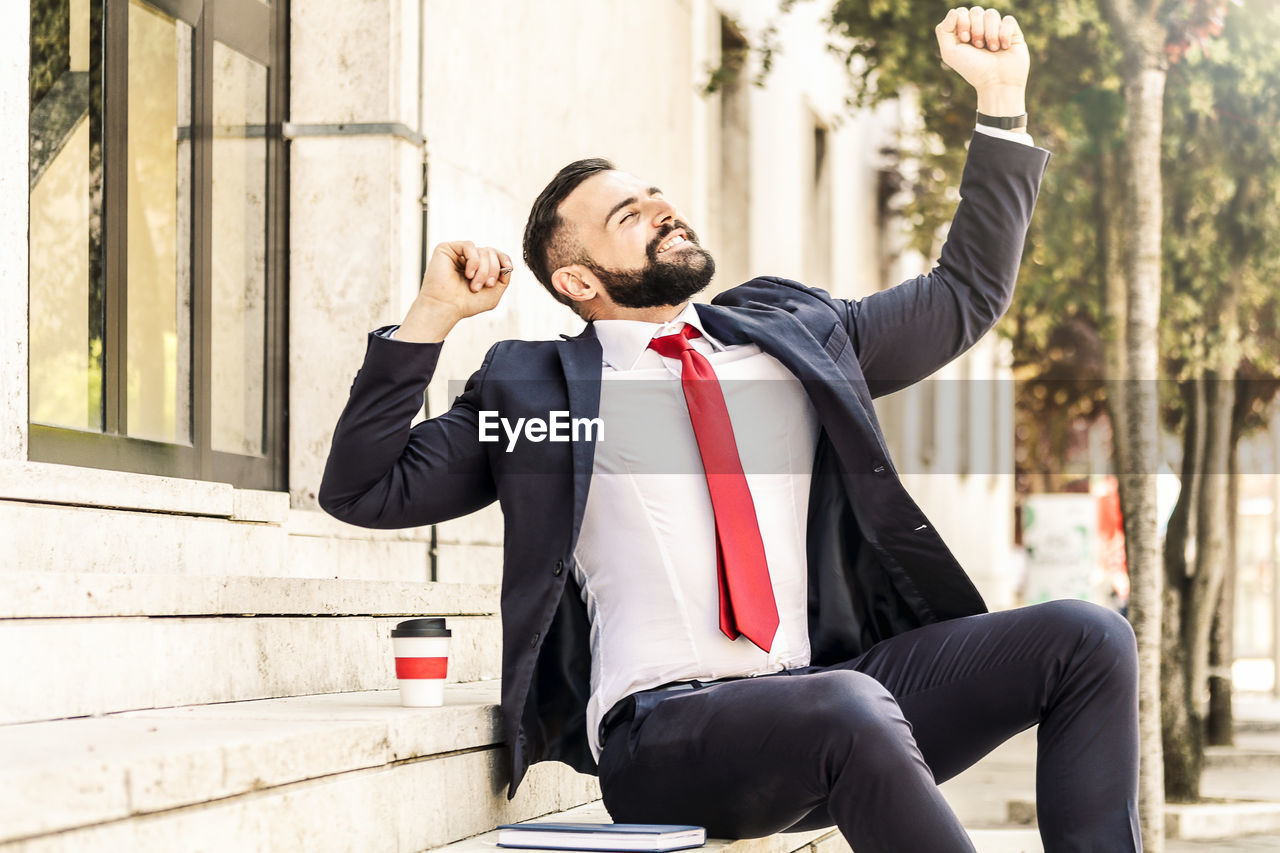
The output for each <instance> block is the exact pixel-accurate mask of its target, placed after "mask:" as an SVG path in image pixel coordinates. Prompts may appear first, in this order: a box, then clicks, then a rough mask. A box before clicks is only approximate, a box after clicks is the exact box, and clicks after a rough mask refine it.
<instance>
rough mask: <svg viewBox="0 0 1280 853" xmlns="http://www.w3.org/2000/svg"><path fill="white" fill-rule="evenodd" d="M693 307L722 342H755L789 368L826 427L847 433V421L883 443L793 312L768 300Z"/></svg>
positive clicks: (872, 441)
mask: <svg viewBox="0 0 1280 853" xmlns="http://www.w3.org/2000/svg"><path fill="white" fill-rule="evenodd" d="M696 308H697V311H698V317H699V318H700V319H701V320H702V322H703V324H704V325H705V326H706V328H707V331H709V332H711V334H713V335H715V336H716V338H718V339H719V340H721V341H722V342H725V343H748V342H751V343H755V344H757V345H758V346H759V347H760V349H761V350H763V351H764V352H767V353H768V354H769V355H771V356H773V357H774V358H776V359H777V360H778V361H779V362H781V363H782V365H783V366H784V367H786V368H787V370H789V371H791V374H792V375H793V376H795V377H796V378H797V379H798V380H800V383H801V384H802V385H803V386H804V389H805V391H806V393H808V395H809V399H810V401H812V403H813V405H814V409H815V410H816V411H817V413H818V420H819V421H820V422H821V423H822V425H823V427H825V428H827V429H828V432H829V433H830V432H831V431H832V430H835V431H836V432H838V433H840V434H847V432H848V430H849V427H850V425H851V424H852V425H855V426H856V428H857V429H858V430H860V431H862V432H863V433H864V437H865V438H866V439H867V440H868V441H869V442H870V446H873V447H875V446H879V447H881V448H882V449H883V443H882V442H881V440H880V438H879V436H878V435H877V434H876V430H875V428H874V427H873V426H872V418H871V416H870V414H869V413H868V412H867V407H866V405H864V404H863V401H862V400H861V399H860V398H859V396H858V394H857V393H855V391H854V388H853V384H852V383H851V382H850V380H849V377H848V376H846V375H845V373H844V372H842V371H841V369H840V368H839V367H838V365H837V364H836V363H835V362H834V361H833V360H832V358H831V355H830V354H828V353H827V352H826V350H825V349H824V347H823V342H822V341H820V340H818V339H817V338H815V337H814V335H813V330H811V329H810V328H809V327H808V326H806V325H805V324H804V323H803V322H801V321H800V319H799V318H797V317H796V315H795V314H792V313H791V312H790V311H781V310H779V309H778V308H776V307H773V306H762V307H760V308H753V307H751V305H750V304H748V305H745V306H741V307H728V306H723V305H702V304H699V305H697V306H696ZM843 357H846V358H852V357H853V356H852V355H851V350H846V353H845V355H844V356H843ZM833 437H834V436H833ZM884 452H885V453H887V452H888V451H887V450H885V451H884Z"/></svg>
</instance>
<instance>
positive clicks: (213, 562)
mask: <svg viewBox="0 0 1280 853" xmlns="http://www.w3.org/2000/svg"><path fill="white" fill-rule="evenodd" d="M494 529H501V526H500V525H499V526H498V527H497V528H494ZM486 541H487V540H486ZM0 542H4V543H5V547H4V549H3V550H0V572H5V571H27V572H31V571H74V572H104V573H109V574H110V573H121V572H140V573H148V574H180V575H221V576H229V575H238V576H243V575H248V576H288V577H299V578H335V577H338V578H345V579H352V580H385V581H407V582H415V581H426V580H429V579H430V576H431V569H432V559H431V533H430V528H425V527H424V528H414V529H408V530H365V529H363V528H358V527H353V526H351V525H348V524H343V523H342V522H339V521H336V520H334V519H332V518H330V517H328V516H326V515H325V514H324V513H322V512H320V511H318V510H299V509H290V507H289V496H288V494H286V493H285V492H266V491H256V490H252V489H235V488H232V487H231V486H229V485H227V484H225V483H207V482H200V481H195V480H181V479H177V478H172V477H155V476H150V475H145V474H132V473H126V472H121V471H105V470H96V469H87V468H75V467H71V466H67V465H51V464H46V463H39V462H10V461H6V460H0ZM470 551H471V552H474V553H468V554H464V555H459V556H460V557H462V558H464V559H465V558H473V557H476V556H479V557H481V558H483V560H484V562H483V565H477V567H476V571H477V572H478V574H475V575H473V574H470V573H469V571H468V566H467V564H466V563H465V562H462V563H459V564H458V565H453V564H451V565H450V566H449V568H448V571H446V572H444V573H442V574H441V575H440V577H444V576H445V575H446V574H447V575H448V578H447V579H449V580H458V581H472V580H487V581H490V582H491V581H493V580H495V579H496V578H497V577H500V574H495V572H494V561H495V558H494V556H493V555H494V553H497V552H495V549H493V548H489V549H483V548H481V549H470ZM449 559H450V560H453V559H454V557H453V556H452V555H451V556H450V558H449ZM497 559H498V560H500V555H499V557H498V558H497Z"/></svg>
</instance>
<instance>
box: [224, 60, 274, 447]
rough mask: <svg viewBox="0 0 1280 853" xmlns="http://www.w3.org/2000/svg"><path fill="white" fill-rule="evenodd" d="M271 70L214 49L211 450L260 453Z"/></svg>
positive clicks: (264, 365)
mask: <svg viewBox="0 0 1280 853" xmlns="http://www.w3.org/2000/svg"><path fill="white" fill-rule="evenodd" d="M266 123H267V69H266V66H263V65H260V64H258V63H257V62H254V61H253V60H252V59H249V58H248V57H246V56H245V55H244V54H241V53H237V52H236V51H234V50H232V49H231V48H229V47H227V46H226V45H224V44H222V43H221V42H216V41H215V42H214V45H213V356H212V359H211V361H212V368H213V389H212V391H213V400H212V408H213V448H214V449H215V450H222V451H226V452H229V453H240V454H246V455H257V454H261V453H262V450H263V430H262V426H263V404H264V397H263V391H264V379H265V367H266V352H265V349H264V347H265V343H266V339H265V333H266V319H267V306H266V293H267V139H266V134H265V126H266Z"/></svg>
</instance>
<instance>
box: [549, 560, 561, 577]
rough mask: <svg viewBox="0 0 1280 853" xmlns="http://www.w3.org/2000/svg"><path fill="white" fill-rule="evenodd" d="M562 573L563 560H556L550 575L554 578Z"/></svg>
mask: <svg viewBox="0 0 1280 853" xmlns="http://www.w3.org/2000/svg"><path fill="white" fill-rule="evenodd" d="M563 571H564V560H556V567H555V568H554V569H552V570H551V574H553V575H555V576H556V577H560V574H561V573H562V572H563Z"/></svg>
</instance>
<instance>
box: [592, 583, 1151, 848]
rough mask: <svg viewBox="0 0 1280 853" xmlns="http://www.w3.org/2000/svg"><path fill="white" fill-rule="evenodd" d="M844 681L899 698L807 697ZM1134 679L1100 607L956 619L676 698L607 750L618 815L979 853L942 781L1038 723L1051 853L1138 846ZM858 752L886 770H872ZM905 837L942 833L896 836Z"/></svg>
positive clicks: (1040, 787)
mask: <svg viewBox="0 0 1280 853" xmlns="http://www.w3.org/2000/svg"><path fill="white" fill-rule="evenodd" d="M835 672H845V673H857V674H861V675H869V676H871V677H872V678H873V679H874V682H875V683H876V684H877V685H883V688H884V689H885V690H887V694H888V695H887V696H885V695H883V694H881V695H879V697H877V692H876V690H875V689H874V688H872V687H871V686H870V685H868V684H867V683H866V682H863V681H860V680H858V679H850V680H848V681H847V682H837V685H838V686H837V685H832V684H830V683H825V682H824V683H821V684H818V685H813V686H810V682H811V679H812V678H813V676H815V675H821V674H824V673H826V674H830V673H835ZM1136 678H1137V674H1136V651H1135V648H1134V642H1133V634H1132V631H1131V630H1130V629H1129V626H1128V624H1127V623H1126V622H1124V620H1123V619H1122V618H1121V617H1119V616H1118V615H1116V614H1114V613H1111V612H1110V611H1107V610H1105V609H1104V608H1099V607H1095V606H1093V605H1089V604H1085V603H1082V602H1050V603H1048V604H1044V605H1036V606H1033V607H1027V608H1021V609H1019V610H1012V611H1002V612H999V613H992V614H984V615H981V616H974V617H968V618H966V619H957V620H952V621H948V622H943V623H938V624H936V625H930V626H927V627H925V628H921V629H918V630H916V631H911V632H908V633H906V634H902V635H899V636H898V637H894V638H892V639H890V640H886V641H885V642H883V643H880V644H877V645H876V646H875V647H874V648H873V649H871V650H870V651H868V652H867V653H866V654H864V655H862V656H860V657H858V658H856V659H854V660H852V661H849V662H846V663H844V664H840V665H838V666H836V667H827V668H817V667H810V668H806V669H804V670H796V671H793V672H792V673H788V674H783V675H777V676H768V677H764V678H757V679H748V680H744V681H738V682H730V683H728V684H723V685H716V686H714V687H710V688H704V689H703V690H700V691H694V692H692V693H689V694H677V695H676V696H675V697H674V698H671V699H663V700H662V701H660V702H659V703H658V704H657V705H656V706H655V707H654V709H653V711H652V712H651V713H650V715H649V718H648V719H646V720H640V721H639V725H638V726H635V727H633V728H632V729H631V730H630V731H629V732H628V730H627V729H626V728H625V727H624V728H622V729H621V730H620V731H621V732H622V735H614V736H613V739H612V740H611V741H610V742H609V743H607V744H606V749H605V754H604V755H603V756H602V760H601V785H602V788H603V789H604V792H605V803H606V805H607V806H609V807H610V811H611V812H613V813H614V817H615V819H618V820H626V819H634V820H646V821H653V822H689V823H698V824H701V825H705V826H707V827H708V829H709V830H711V831H712V832H713V834H719V835H722V836H726V837H749V836H751V835H763V834H767V833H769V832H774V831H777V830H779V829H782V828H786V827H796V828H799V827H816V826H824V825H830V824H831V823H832V822H834V823H836V825H838V826H839V827H840V829H841V831H842V832H843V833H844V834H845V836H846V838H847V839H848V840H849V841H850V843H851V845H853V847H854V849H856V850H859V851H860V853H867V852H868V851H874V850H881V849H884V850H906V849H934V850H951V849H957V850H968V849H971V848H970V847H969V846H967V845H968V841H967V839H964V838H963V837H962V836H963V833H962V831H960V832H959V833H958V834H957V832H956V831H955V828H956V827H958V822H956V821H955V819H954V815H952V814H951V813H950V810H949V809H948V808H946V804H945V802H943V801H942V800H941V798H940V796H938V795H937V793H936V787H933V778H934V777H936V778H937V779H938V780H940V781H941V780H945V779H948V778H950V777H951V776H954V775H955V774H957V773H959V772H960V771H961V770H963V769H965V768H966V767H968V766H970V765H971V764H973V763H974V762H975V761H977V760H978V759H979V758H981V757H982V756H983V755H985V754H987V753H988V752H989V751H990V750H991V749H993V748H994V747H995V746H997V745H999V744H1000V743H1002V742H1003V741H1004V740H1006V739H1007V738H1008V737H1010V736H1012V735H1013V734H1016V733H1017V732H1019V731H1022V730H1024V729H1026V728H1029V727H1030V726H1032V725H1035V724H1036V723H1040V732H1039V744H1040V755H1039V763H1038V768H1037V798H1038V802H1039V813H1040V826H1041V835H1042V836H1043V838H1044V840H1045V849H1046V851H1047V853H1060V851H1076V850H1108V851H1112V850H1114V851H1130V850H1132V851H1136V850H1140V849H1141V846H1140V845H1141V842H1140V840H1139V838H1138V830H1137V809H1136V791H1137V766H1138V752H1137V698H1136ZM833 695H838V696H839V697H840V698H839V699H838V700H836V699H833V698H832V697H833ZM884 699H891V700H893V704H892V705H890V704H889V702H886V701H878V700H884ZM899 718H900V719H899ZM868 732H874V733H875V737H874V738H871V737H866V736H865V735H866V734H867V733H868ZM860 734H861V735H863V736H862V737H859V735H860ZM895 743H896V744H897V746H896V747H894V746H892V744H895ZM872 744H876V747H875V748H874V749H872V748H871V745H872ZM859 746H860V747H861V748H862V750H863V751H864V752H868V753H870V754H871V755H872V756H874V760H867V761H865V763H863V761H864V757H863V756H860V755H859V754H858V747H859ZM920 759H923V765H924V766H922V765H921V762H920ZM841 762H844V765H843V767H841ZM815 768H817V769H816V770H815ZM930 769H931V770H932V776H930V775H927V774H926V771H928V770H930ZM840 770H843V771H847V772H839V771H840ZM859 770H862V771H863V772H862V773H861V774H859V773H858V771H859ZM869 771H874V772H869ZM797 780H799V781H797ZM926 782H927V784H925V783H926ZM899 788H901V789H902V790H899ZM824 789H825V792H824ZM615 806H616V807H617V808H618V809H619V811H616V812H615ZM620 815H631V817H629V818H628V817H624V816H620ZM899 829H900V831H903V832H925V833H930V832H936V833H939V834H938V835H937V836H935V837H934V839H933V840H929V841H922V842H912V841H906V840H902V839H898V838H891V837H887V836H885V835H884V833H892V832H894V831H898V830H899ZM859 844H861V845H862V846H859ZM913 844H919V845H923V846H912V845H913Z"/></svg>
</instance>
